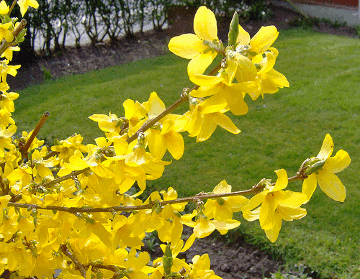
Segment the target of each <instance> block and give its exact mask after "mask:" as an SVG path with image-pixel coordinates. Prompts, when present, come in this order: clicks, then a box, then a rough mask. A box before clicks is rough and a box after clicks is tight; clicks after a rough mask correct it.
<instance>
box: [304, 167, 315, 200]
mask: <svg viewBox="0 0 360 279" xmlns="http://www.w3.org/2000/svg"><path fill="white" fill-rule="evenodd" d="M316 185H317V179H316V174H315V173H312V174H310V175H309V176H308V178H306V179H305V180H304V182H303V185H302V192H303V193H304V194H305V195H306V196H307V200H306V201H305V202H304V203H307V202H308V201H309V200H310V198H311V196H312V194H313V193H314V191H315V189H316Z"/></svg>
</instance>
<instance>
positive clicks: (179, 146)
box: [165, 133, 184, 160]
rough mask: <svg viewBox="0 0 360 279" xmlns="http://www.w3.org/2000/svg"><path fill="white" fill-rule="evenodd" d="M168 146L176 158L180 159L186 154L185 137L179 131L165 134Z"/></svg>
mask: <svg viewBox="0 0 360 279" xmlns="http://www.w3.org/2000/svg"><path fill="white" fill-rule="evenodd" d="M165 142H166V147H167V149H168V150H169V152H170V154H171V156H173V157H174V159H175V160H179V159H180V158H181V157H182V155H183V154H184V139H183V137H182V135H181V134H179V133H169V134H166V135H165Z"/></svg>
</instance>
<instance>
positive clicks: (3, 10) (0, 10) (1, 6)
mask: <svg viewBox="0 0 360 279" xmlns="http://www.w3.org/2000/svg"><path fill="white" fill-rule="evenodd" d="M8 12H9V7H8V5H6V2H5V1H4V0H2V1H1V3H0V14H2V15H6V14H7V13H8Z"/></svg>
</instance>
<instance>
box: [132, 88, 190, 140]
mask: <svg viewBox="0 0 360 279" xmlns="http://www.w3.org/2000/svg"><path fill="white" fill-rule="evenodd" d="M188 100H189V95H188V94H184V93H183V94H181V97H180V99H179V100H177V101H176V102H175V103H173V104H172V105H171V106H170V107H168V108H167V109H166V110H164V111H163V112H162V113H160V114H159V115H158V116H156V117H154V118H152V119H150V120H149V121H147V122H145V123H144V125H142V126H141V127H140V128H139V130H137V131H136V133H135V134H133V135H132V136H131V137H130V138H128V139H127V140H126V141H127V142H128V143H130V142H132V141H134V140H135V139H137V137H138V136H139V134H140V133H143V132H145V131H146V130H147V129H149V128H151V127H152V126H153V125H154V124H155V123H156V122H158V121H159V120H160V119H162V118H163V117H165V116H166V115H168V114H169V113H170V112H172V111H173V110H175V109H176V108H177V107H179V106H180V105H182V104H183V103H185V102H187V101H188Z"/></svg>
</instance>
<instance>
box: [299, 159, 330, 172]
mask: <svg viewBox="0 0 360 279" xmlns="http://www.w3.org/2000/svg"><path fill="white" fill-rule="evenodd" d="M325 162H326V160H322V159H320V158H317V157H312V158H308V159H306V160H305V161H304V163H303V164H302V165H301V167H300V170H299V173H300V174H301V175H303V176H309V175H310V174H312V173H314V172H316V171H317V170H319V169H321V168H322V167H323V166H324V164H325Z"/></svg>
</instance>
